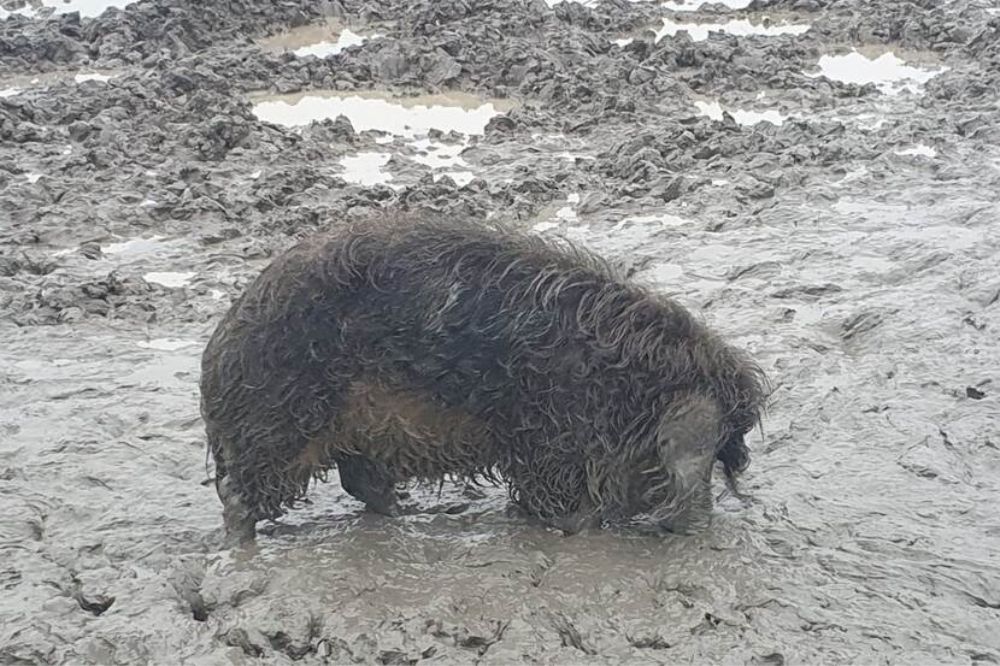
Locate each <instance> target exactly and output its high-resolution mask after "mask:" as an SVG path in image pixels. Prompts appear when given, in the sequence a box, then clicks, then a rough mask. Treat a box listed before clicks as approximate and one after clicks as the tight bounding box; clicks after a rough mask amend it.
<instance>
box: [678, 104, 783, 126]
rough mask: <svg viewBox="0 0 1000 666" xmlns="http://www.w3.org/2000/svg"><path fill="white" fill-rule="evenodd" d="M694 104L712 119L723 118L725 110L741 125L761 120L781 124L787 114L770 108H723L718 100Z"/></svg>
mask: <svg viewBox="0 0 1000 666" xmlns="http://www.w3.org/2000/svg"><path fill="white" fill-rule="evenodd" d="M694 105H695V106H696V107H698V110H699V111H701V113H702V115H705V116H708V117H709V118H711V119H712V120H722V113H723V111H725V112H727V113H729V115H731V116H732V117H733V120H735V121H736V122H737V123H739V124H740V125H748V126H752V125H756V124H757V123H760V122H766V123H771V124H772V125H780V124H782V123H783V122H785V118H786V116H784V115H783V114H782V113H781V112H780V111H777V110H774V109H768V110H766V111H754V110H750V109H723V107H722V105H721V104H719V102H717V101H711V102H704V101H701V100H696V101H695V103H694Z"/></svg>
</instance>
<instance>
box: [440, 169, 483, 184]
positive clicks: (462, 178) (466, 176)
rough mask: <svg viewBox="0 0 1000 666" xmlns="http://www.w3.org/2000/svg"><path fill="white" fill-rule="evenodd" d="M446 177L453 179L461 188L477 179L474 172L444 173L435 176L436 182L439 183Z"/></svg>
mask: <svg viewBox="0 0 1000 666" xmlns="http://www.w3.org/2000/svg"><path fill="white" fill-rule="evenodd" d="M444 176H448V177H449V178H451V179H452V180H453V181H454V182H455V184H456V185H458V186H459V187H465V186H466V185H468V184H469V183H471V182H472V181H473V180H475V178H476V174H475V173H473V172H472V171H442V172H441V173H438V174H435V175H434V182H435V183H436V182H438V181H439V180H441V179H442V178H443V177H444Z"/></svg>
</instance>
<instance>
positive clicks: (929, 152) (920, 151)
mask: <svg viewBox="0 0 1000 666" xmlns="http://www.w3.org/2000/svg"><path fill="white" fill-rule="evenodd" d="M895 152H896V154H897V155H902V156H904V157H905V156H911V155H917V156H920V157H937V151H936V150H934V149H933V148H931V147H930V146H928V145H927V144H924V143H917V144H914V145H912V146H911V147H909V148H903V149H902V150H897V151H895Z"/></svg>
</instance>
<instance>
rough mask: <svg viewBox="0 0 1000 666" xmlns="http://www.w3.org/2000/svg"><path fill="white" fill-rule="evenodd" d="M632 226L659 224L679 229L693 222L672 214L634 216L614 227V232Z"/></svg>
mask: <svg viewBox="0 0 1000 666" xmlns="http://www.w3.org/2000/svg"><path fill="white" fill-rule="evenodd" d="M630 224H644V225H645V224H659V225H661V226H664V227H679V226H681V225H684V224H691V220H688V219H685V218H683V217H680V216H679V215H671V214H670V213H656V214H654V215H632V216H629V217H626V218H624V219H623V220H622V221H621V222H619V223H618V224H616V225H615V226H614V229H613V230H614V231H620V230H622V229H624V228H625V227H627V226H628V225H630Z"/></svg>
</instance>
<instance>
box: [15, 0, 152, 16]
mask: <svg viewBox="0 0 1000 666" xmlns="http://www.w3.org/2000/svg"><path fill="white" fill-rule="evenodd" d="M132 2H134V0H68V1H64V0H28V2H27V3H26V4H25V6H24V7H22V8H20V9H9V10H8V9H0V20H2V19H5V18H7V17H8V16H10V15H12V14H22V15H24V16H27V17H29V18H33V17H36V16H38V15H39V14H40V11H39V10H41V9H45V8H48V7H52V11H53V13H54V14H69V13H71V12H80V16H82V17H85V18H94V17H95V16H100V15H101V14H103V13H104V10H106V9H110V8H111V7H117V8H119V9H122V8H124V7H125V6H127V5H130V4H132Z"/></svg>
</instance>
